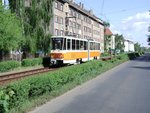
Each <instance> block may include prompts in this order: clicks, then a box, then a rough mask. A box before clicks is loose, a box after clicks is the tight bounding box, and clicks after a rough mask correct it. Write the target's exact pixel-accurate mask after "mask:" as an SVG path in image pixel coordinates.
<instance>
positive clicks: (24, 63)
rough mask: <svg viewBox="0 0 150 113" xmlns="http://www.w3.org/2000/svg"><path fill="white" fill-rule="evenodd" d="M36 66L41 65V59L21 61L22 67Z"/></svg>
mask: <svg viewBox="0 0 150 113" xmlns="http://www.w3.org/2000/svg"><path fill="white" fill-rule="evenodd" d="M36 65H42V58H32V59H23V60H22V66H23V67H28V66H36Z"/></svg>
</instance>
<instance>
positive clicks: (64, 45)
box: [63, 38, 66, 50]
mask: <svg viewBox="0 0 150 113" xmlns="http://www.w3.org/2000/svg"><path fill="white" fill-rule="evenodd" d="M63 50H66V38H64V43H63Z"/></svg>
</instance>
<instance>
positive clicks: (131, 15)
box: [74, 0, 150, 46]
mask: <svg viewBox="0 0 150 113" xmlns="http://www.w3.org/2000/svg"><path fill="white" fill-rule="evenodd" d="M74 1H75V2H76V3H79V2H82V3H84V7H85V9H88V10H90V9H92V10H93V13H94V14H95V15H96V16H97V17H99V18H101V19H102V20H104V21H107V22H109V23H110V29H111V31H112V32H113V34H116V33H118V34H122V35H123V36H124V37H125V38H126V39H130V40H132V41H134V42H135V43H136V42H138V43H140V44H141V46H148V43H147V35H148V34H150V32H148V27H149V26H150V12H149V10H150V0H74Z"/></svg>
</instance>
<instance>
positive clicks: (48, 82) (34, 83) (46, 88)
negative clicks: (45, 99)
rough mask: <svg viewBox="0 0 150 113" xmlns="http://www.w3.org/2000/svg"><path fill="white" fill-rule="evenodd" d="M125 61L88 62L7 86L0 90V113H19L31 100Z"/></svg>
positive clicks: (122, 59)
mask: <svg viewBox="0 0 150 113" xmlns="http://www.w3.org/2000/svg"><path fill="white" fill-rule="evenodd" d="M126 60H128V55H127V54H122V55H119V56H117V57H116V58H114V59H112V60H110V61H100V60H95V61H90V62H87V63H83V64H80V65H73V66H69V67H64V68H61V69H59V70H58V71H54V72H49V73H45V74H41V76H32V77H28V78H25V79H22V80H20V81H16V82H14V83H11V84H8V85H7V86H5V87H1V89H0V107H1V111H0V112H1V113H6V112H8V110H13V109H15V112H16V110H17V111H19V112H21V107H22V106H23V105H24V103H26V102H27V103H28V102H29V103H30V101H31V100H34V99H38V98H40V97H41V96H43V95H45V94H49V95H50V94H51V92H53V91H56V90H59V89H61V88H62V87H63V86H65V85H66V84H69V83H73V82H74V83H75V84H76V85H78V84H81V83H82V82H83V81H86V80H88V79H90V78H93V77H96V76H97V75H99V74H100V73H102V72H104V71H106V70H108V69H110V68H112V67H114V66H115V65H118V64H120V63H121V62H124V61H126ZM22 112H25V111H22Z"/></svg>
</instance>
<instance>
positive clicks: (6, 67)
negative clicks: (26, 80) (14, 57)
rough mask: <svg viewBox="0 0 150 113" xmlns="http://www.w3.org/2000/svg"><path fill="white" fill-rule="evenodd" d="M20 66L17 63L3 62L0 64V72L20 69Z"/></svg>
mask: <svg viewBox="0 0 150 113" xmlns="http://www.w3.org/2000/svg"><path fill="white" fill-rule="evenodd" d="M20 66H21V64H20V62H18V61H5V62H0V72H6V71H10V70H13V69H15V68H18V67H20Z"/></svg>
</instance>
